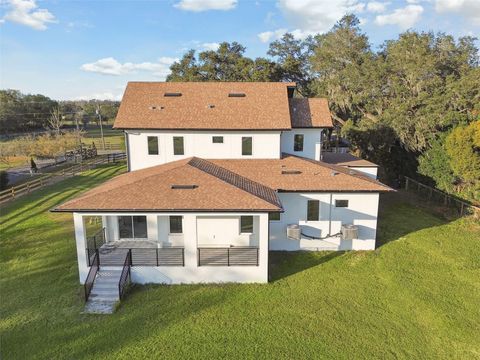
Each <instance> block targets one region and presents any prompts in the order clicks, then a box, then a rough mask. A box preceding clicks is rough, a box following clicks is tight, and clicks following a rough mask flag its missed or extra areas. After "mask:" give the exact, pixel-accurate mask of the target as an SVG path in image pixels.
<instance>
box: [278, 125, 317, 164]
mask: <svg viewBox="0 0 480 360" xmlns="http://www.w3.org/2000/svg"><path fill="white" fill-rule="evenodd" d="M321 132H322V129H292V130H290V131H284V132H282V137H281V149H282V152H283V153H287V154H293V155H298V156H302V157H306V158H309V159H314V160H320V149H321V144H322V143H321ZM295 134H303V151H294V147H293V145H294V138H295Z"/></svg>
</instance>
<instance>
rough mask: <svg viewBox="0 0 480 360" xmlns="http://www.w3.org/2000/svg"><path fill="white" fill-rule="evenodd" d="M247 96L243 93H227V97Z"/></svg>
mask: <svg viewBox="0 0 480 360" xmlns="http://www.w3.org/2000/svg"><path fill="white" fill-rule="evenodd" d="M245 96H247V95H246V94H245V93H229V94H228V97H245Z"/></svg>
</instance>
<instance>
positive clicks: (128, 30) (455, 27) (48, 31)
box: [0, 0, 480, 99]
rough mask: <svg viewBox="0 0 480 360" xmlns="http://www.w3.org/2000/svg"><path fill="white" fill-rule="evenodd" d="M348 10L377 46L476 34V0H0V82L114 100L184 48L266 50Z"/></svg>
mask: <svg viewBox="0 0 480 360" xmlns="http://www.w3.org/2000/svg"><path fill="white" fill-rule="evenodd" d="M347 12H351V13H355V14H356V15H357V16H358V17H359V18H360V19H361V23H362V29H363V31H365V32H366V33H367V35H368V36H369V38H370V40H371V42H372V44H373V45H374V46H380V45H381V44H382V43H383V41H384V40H386V39H392V38H396V37H397V36H398V34H399V33H401V32H402V31H405V30H407V29H410V28H413V29H416V30H433V31H436V32H437V31H443V32H447V33H450V34H453V35H455V36H457V37H458V36H464V35H473V36H478V35H480V0H389V1H387V0H385V1H384V0H376V1H366V0H365V1H363V0H269V1H255V0H164V1H161V0H158V1H156V0H150V1H63V0H55V1H49V0H45V1H39V0H0V51H1V53H0V88H12V89H18V90H21V91H22V92H25V93H42V94H45V95H48V96H50V97H52V98H55V99H80V98H102V99H120V98H121V95H122V94H123V90H124V88H125V84H126V83H127V81H130V80H144V81H161V80H164V79H165V76H166V74H168V67H169V65H170V64H171V63H172V61H174V60H175V59H178V58H180V57H181V56H182V54H183V53H184V52H185V51H186V50H188V49H192V48H193V49H196V50H199V51H200V50H204V49H207V48H215V47H216V44H218V43H219V42H222V41H229V42H231V41H238V42H240V43H241V44H243V45H245V46H246V47H247V52H246V55H247V56H251V57H256V56H266V51H267V49H268V43H269V42H270V41H272V40H274V39H276V38H277V37H279V36H281V34H283V33H284V32H285V31H290V32H293V33H294V35H295V36H297V37H304V36H306V35H308V34H313V33H318V32H325V31H328V29H329V28H330V27H331V26H332V25H333V24H334V23H335V22H336V21H337V20H338V19H339V18H341V17H342V15H343V14H345V13H347Z"/></svg>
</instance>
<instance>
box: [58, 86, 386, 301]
mask: <svg viewBox="0 0 480 360" xmlns="http://www.w3.org/2000/svg"><path fill="white" fill-rule="evenodd" d="M294 92H295V84H294V83H216V82H209V83H163V82H132V83H129V84H128V86H127V88H126V91H125V94H124V97H123V100H122V103H121V106H120V109H119V112H118V116H117V119H116V121H115V125H114V126H115V127H116V128H119V129H123V130H124V132H125V139H126V145H127V146H126V147H127V158H128V172H127V173H125V174H123V175H120V176H118V177H116V178H114V179H111V180H110V181H107V182H106V183H104V184H102V185H99V186H97V187H96V188H94V189H91V190H89V191H87V192H85V193H84V194H82V195H80V196H78V197H77V198H75V199H72V200H69V201H67V202H66V203H64V204H61V205H60V206H58V207H57V208H56V209H55V210H54V211H62V212H72V213H73V218H74V224H75V238H76V244H77V256H78V266H79V273H80V281H81V283H86V284H89V285H88V286H89V287H91V286H93V285H92V284H93V283H94V282H95V281H96V280H95V278H98V276H97V277H96V276H95V274H94V275H92V271H93V272H96V271H97V270H98V268H99V267H100V268H101V269H106V270H110V272H111V273H116V274H117V275H116V276H118V277H120V281H121V279H122V276H123V277H126V276H127V275H126V274H128V275H130V276H131V278H132V281H133V282H137V283H167V284H177V283H212V282H260V283H261V282H267V281H268V256H269V251H270V250H287V251H293V250H315V251H316V250H373V249H374V248H375V237H376V228H377V214H378V203H379V194H380V193H382V192H386V191H391V189H390V188H389V187H387V186H386V185H384V184H382V183H380V182H378V181H377V180H376V179H375V177H376V165H374V164H371V163H368V164H367V163H366V162H364V161H362V160H359V159H358V158H353V159H352V158H351V157H349V158H348V159H343V158H342V159H337V160H333V159H332V158H331V155H342V154H329V155H327V158H325V159H324V160H325V161H321V159H322V156H324V155H323V154H322V153H321V149H322V139H323V137H324V133H325V130H326V129H328V128H330V127H332V120H331V117H330V112H329V109H328V102H327V100H326V99H317V98H313V99H305V98H295V97H294ZM350 165H352V166H350ZM365 165H368V166H365ZM364 167H365V168H368V171H365V169H364ZM373 168H374V169H375V173H373V170H371V169H373ZM92 217H96V218H97V219H100V220H99V222H100V223H101V226H100V231H99V232H98V233H95V234H94V233H91V232H90V233H89V231H90V230H89V227H90V226H89V223H87V221H86V219H91V218H92ZM89 221H90V220H89ZM125 266H127V267H125ZM126 268H128V272H125V271H126V270H125V269H126ZM92 269H93V270H92ZM122 271H123V272H122ZM88 291H90V288H89V289H87V292H88ZM120 293H121V291H120Z"/></svg>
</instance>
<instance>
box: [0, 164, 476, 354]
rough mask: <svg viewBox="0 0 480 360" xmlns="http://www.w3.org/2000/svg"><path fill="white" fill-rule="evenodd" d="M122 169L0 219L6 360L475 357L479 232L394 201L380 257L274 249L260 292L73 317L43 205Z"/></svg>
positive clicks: (61, 247)
mask: <svg viewBox="0 0 480 360" xmlns="http://www.w3.org/2000/svg"><path fill="white" fill-rule="evenodd" d="M123 170H124V168H123V167H121V166H117V167H105V168H99V169H96V170H93V171H91V172H89V173H85V174H84V175H83V176H80V177H77V178H72V179H69V180H66V181H64V182H62V183H59V184H57V185H55V186H53V187H50V188H45V190H43V191H42V192H37V193H34V194H31V195H30V196H28V197H23V198H21V199H20V200H18V201H17V202H15V203H13V204H11V205H9V206H8V207H6V208H4V209H3V210H2V217H1V226H2V229H1V231H2V233H1V240H0V241H1V243H0V244H1V250H0V260H1V274H2V275H1V282H0V284H1V288H0V291H1V302H0V308H1V314H0V318H1V320H0V338H1V344H0V345H1V355H2V358H3V359H145V358H151V359H193V358H202V359H226V358H235V359H254V358H255V359H267V358H268V359H270V358H271V359H312V358H335V359H372V358H381V359H399V358H405V359H407V358H408V359H412V358H417V359H439V358H440V359H442V358H443V359H454V358H455V359H475V358H480V341H479V334H480V306H479V304H480V225H479V224H478V223H475V222H474V221H473V220H468V219H461V220H456V221H453V222H450V223H446V222H445V221H443V220H441V219H439V218H437V217H435V216H433V215H430V214H429V213H428V212H426V211H424V210H421V209H418V208H415V207H412V206H410V205H407V204H405V203H402V202H400V201H398V200H397V201H389V202H388V204H387V206H386V207H385V208H384V209H382V214H381V218H380V223H379V227H380V229H379V235H378V236H379V238H380V241H381V243H382V244H383V245H382V246H381V247H379V248H378V249H377V250H376V251H372V252H346V253H332V252H327V253H310V252H303V253H275V254H272V255H271V269H270V277H271V282H270V283H269V284H258V285H253V284H252V285H240V284H224V285H177V286H160V285H150V286H136V287H134V288H133V289H132V291H131V292H130V293H129V294H128V295H127V298H126V300H125V301H124V302H122V304H121V305H120V307H119V309H118V311H117V312H116V313H115V314H114V315H109V316H105V315H103V316H102V315H84V314H81V311H82V309H83V300H82V287H80V286H79V284H78V274H77V264H76V253H75V252H76V250H75V243H74V238H73V224H72V219H71V215H69V214H58V213H49V212H48V209H50V208H52V207H54V206H55V205H56V204H58V203H60V202H62V201H64V200H66V199H67V198H69V197H71V196H73V195H76V194H78V193H79V192H81V191H83V190H85V189H87V188H90V187H92V186H94V185H96V184H98V183H100V182H102V181H104V180H105V179H107V178H109V177H111V176H113V175H115V174H118V173H120V172H121V171H123ZM218 271H221V269H220V268H219V269H218Z"/></svg>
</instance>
